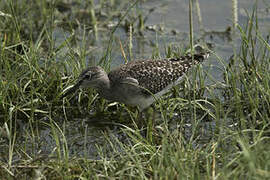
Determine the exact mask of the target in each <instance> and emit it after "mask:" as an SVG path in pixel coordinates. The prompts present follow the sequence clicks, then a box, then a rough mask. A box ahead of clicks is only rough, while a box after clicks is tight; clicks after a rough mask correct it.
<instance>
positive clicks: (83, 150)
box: [6, 0, 270, 159]
mask: <svg viewBox="0 0 270 180" xmlns="http://www.w3.org/2000/svg"><path fill="white" fill-rule="evenodd" d="M199 2H200V10H201V15H202V27H203V29H204V31H205V32H208V33H204V32H202V31H200V30H199V29H200V28H199V27H200V26H199V24H198V20H197V19H198V18H197V16H196V15H194V36H195V40H198V39H201V40H204V41H206V42H208V43H210V44H213V46H214V49H213V51H214V52H215V53H216V54H217V55H218V56H220V57H221V58H222V59H224V60H227V59H228V58H229V57H230V56H231V55H232V54H233V50H232V42H231V40H230V36H227V34H226V33H224V32H225V30H226V29H227V28H228V26H231V24H232V23H231V14H232V12H231V1H224V0H200V1H199ZM253 2H254V1H253V0H240V1H239V24H241V25H243V24H246V22H247V20H248V15H247V14H246V13H245V10H247V12H249V13H250V14H251V12H252V6H253ZM194 6H195V5H194ZM153 7H154V11H153V12H152V13H151V14H150V15H149V16H148V19H147V20H146V22H145V29H146V30H145V31H144V32H143V36H140V35H138V34H137V35H135V36H134V37H133V40H132V43H133V48H132V57H131V59H141V58H150V57H151V56H152V55H153V54H155V53H154V49H155V48H158V49H159V52H160V56H161V57H165V56H166V53H165V52H166V51H165V47H166V46H168V45H176V46H178V47H181V46H183V47H186V46H188V44H189V38H188V32H189V20H188V1H184V0H182V1H179V0H166V1H165V0H163V1H157V0H149V1H147V2H145V3H144V4H143V5H142V6H141V7H140V8H138V9H140V10H141V11H142V12H143V13H144V14H147V12H148V11H149V9H151V8H153ZM266 8H267V6H265V4H264V3H263V2H262V1H259V2H258V12H259V13H258V17H259V19H258V20H259V21H258V22H259V26H260V30H261V32H262V34H263V35H266V34H267V33H269V29H270V13H269V5H268V9H266ZM194 13H195V12H194ZM77 31H78V32H76V33H77V35H82V34H83V32H84V30H83V29H77ZM69 34H70V33H69V32H66V31H65V30H63V29H61V28H56V29H55V31H54V36H55V42H56V45H57V44H60V42H62V41H63V39H65V38H66V37H67V36H68V35H69ZM108 34H109V32H108V31H100V32H99V33H98V39H95V40H93V35H92V34H91V33H90V34H89V35H87V36H86V38H87V40H86V43H90V44H91V48H90V51H91V55H87V56H86V60H87V64H96V63H97V62H98V60H99V59H100V58H101V57H102V55H103V54H104V51H105V50H106V47H107V44H108V37H109V36H108ZM114 36H115V38H116V39H120V40H121V42H122V43H123V44H127V42H128V34H127V33H126V32H125V31H124V30H123V29H122V28H119V29H118V30H117V31H116V33H115V35H114ZM79 39H80V37H79ZM238 42H239V39H238ZM79 46H80V45H79ZM89 46H90V45H89ZM67 51H68V49H63V50H62V52H61V53H59V54H60V55H63V54H65V53H67ZM61 57H62V56H59V60H61ZM111 57H112V67H114V66H117V65H119V64H122V63H123V62H124V58H123V57H122V55H121V51H120V49H119V43H118V42H117V41H116V42H115V43H114V46H113V50H112V56H111ZM219 66H220V65H219V61H217V59H216V57H215V56H211V57H210V59H209V61H208V62H207V63H205V64H204V67H205V68H207V69H210V70H209V72H208V73H210V74H212V76H214V77H215V78H216V81H218V80H219V79H221V76H222V72H221V71H220V70H219V69H218V67H219ZM209 67H211V68H209ZM208 83H209V84H211V83H214V82H211V81H209V82H208ZM88 115H89V114H88ZM88 115H86V117H85V118H76V119H73V120H71V121H68V122H63V123H60V124H61V125H59V127H60V128H61V129H62V131H63V133H64V134H65V138H66V139H65V141H66V142H67V145H68V150H69V153H70V155H72V156H76V157H88V158H94V159H96V158H98V156H99V155H98V153H100V151H99V150H98V149H99V148H98V146H99V145H100V146H101V147H102V148H103V150H102V151H110V150H111V148H112V147H111V146H110V145H109V144H106V143H107V142H108V141H107V140H108V139H109V140H111V141H113V139H114V137H117V138H118V139H119V141H121V142H122V141H128V138H126V135H125V134H124V133H122V132H121V130H120V128H119V126H115V127H114V126H110V127H109V126H104V127H99V128H98V127H93V126H91V125H87V123H85V122H87V121H88V119H89V118H88V117H87V116H88ZM99 118H100V117H99ZM177 118H180V117H178V116H177V115H175V116H174V117H173V119H177ZM59 119H60V118H59ZM98 121H103V119H102V117H101V118H100V119H98ZM48 124H49V122H48ZM176 126H177V124H176V125H173V127H172V129H174V128H175V127H176ZM24 128H25V129H26V130H25V131H24V132H27V130H29V127H24ZM183 128H185V130H186V132H185V134H186V136H187V137H188V136H189V134H190V133H191V130H192V128H191V127H190V123H186V125H184V126H183ZM202 128H204V129H202V131H204V134H210V135H211V132H212V131H213V130H214V129H215V124H214V123H211V122H210V123H209V122H208V123H206V124H205V125H203V126H202ZM22 131H23V130H22ZM58 133H59V132H58ZM52 134H53V131H52V128H51V127H50V126H43V128H42V129H40V130H39V133H38V140H33V139H32V137H31V136H30V135H29V134H27V133H25V135H23V136H22V137H20V138H19V139H20V140H21V145H23V146H24V147H25V148H26V152H28V153H30V152H32V153H34V154H54V152H55V151H56V150H55V149H54V148H55V146H56V142H55V139H54V138H53V136H52ZM60 137H61V135H60ZM60 141H61V143H63V142H64V140H63V139H61V140H60ZM104 144H105V145H104ZM6 148H7V147H6Z"/></svg>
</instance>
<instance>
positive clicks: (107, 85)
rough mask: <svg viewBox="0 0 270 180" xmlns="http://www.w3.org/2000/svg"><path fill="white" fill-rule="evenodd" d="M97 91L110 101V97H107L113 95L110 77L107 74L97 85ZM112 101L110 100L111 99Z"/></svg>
mask: <svg viewBox="0 0 270 180" xmlns="http://www.w3.org/2000/svg"><path fill="white" fill-rule="evenodd" d="M95 89H96V90H97V91H98V92H99V94H100V95H101V96H102V97H104V98H106V99H108V98H109V97H107V96H108V95H109V94H111V93H110V92H111V81H110V79H109V77H108V75H107V74H104V76H102V77H101V78H100V79H99V80H98V82H97V83H96V85H95ZM109 99H110V98H109Z"/></svg>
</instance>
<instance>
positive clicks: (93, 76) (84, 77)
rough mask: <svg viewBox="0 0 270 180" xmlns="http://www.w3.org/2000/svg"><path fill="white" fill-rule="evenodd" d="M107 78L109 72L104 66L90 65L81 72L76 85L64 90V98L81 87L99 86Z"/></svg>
mask: <svg viewBox="0 0 270 180" xmlns="http://www.w3.org/2000/svg"><path fill="white" fill-rule="evenodd" d="M106 78H107V74H106V72H105V71H104V69H103V68H101V67H99V66H93V67H88V68H87V69H85V70H84V71H83V72H82V73H81V74H80V76H79V77H78V80H77V82H76V84H75V85H73V86H72V87H69V88H67V89H66V90H64V91H66V92H64V94H63V95H62V98H63V97H65V96H67V95H69V94H71V93H73V92H75V91H76V90H77V89H79V88H88V87H91V88H99V87H100V86H101V83H103V80H104V79H106Z"/></svg>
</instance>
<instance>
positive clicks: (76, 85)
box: [60, 81, 82, 99]
mask: <svg viewBox="0 0 270 180" xmlns="http://www.w3.org/2000/svg"><path fill="white" fill-rule="evenodd" d="M81 84H82V81H78V82H77V83H76V84H75V85H73V86H69V87H67V88H66V89H64V91H63V94H62V96H61V97H60V99H62V98H64V97H66V96H67V95H69V94H71V93H73V92H75V91H76V90H77V89H79V88H80V86H81Z"/></svg>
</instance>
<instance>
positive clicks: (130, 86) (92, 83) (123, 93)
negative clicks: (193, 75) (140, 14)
mask: <svg viewBox="0 0 270 180" xmlns="http://www.w3.org/2000/svg"><path fill="white" fill-rule="evenodd" d="M208 56H209V52H204V53H203V52H200V53H198V54H194V55H193V56H191V55H190V54H187V55H185V56H182V57H180V58H170V59H161V60H140V61H130V62H128V63H127V64H123V65H120V66H119V67H118V68H116V69H114V70H112V71H111V72H110V73H109V74H107V73H106V72H105V70H104V69H103V68H101V67H100V66H94V67H88V68H87V69H85V70H84V71H83V72H82V73H81V75H80V76H79V77H78V80H77V83H76V84H75V85H74V86H72V87H71V88H70V89H68V90H67V92H66V93H65V94H64V95H63V96H62V97H65V96H66V95H68V94H70V93H72V92H74V91H76V90H77V89H78V88H80V87H82V88H88V87H91V88H94V89H96V90H97V92H98V93H99V95H100V96H101V97H103V98H105V99H107V100H110V101H115V102H121V103H124V104H127V105H133V106H138V108H139V110H140V111H142V110H144V109H145V108H147V107H148V106H150V105H151V104H152V103H153V102H154V101H155V100H156V99H157V98H159V97H160V96H162V95H163V94H164V93H166V92H168V91H169V90H170V88H171V87H173V86H175V85H177V84H178V83H180V82H181V80H182V79H183V77H184V75H185V73H187V72H188V70H189V69H190V68H191V67H193V66H194V65H196V64H199V63H200V62H203V61H204V60H205V59H207V57H208Z"/></svg>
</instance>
